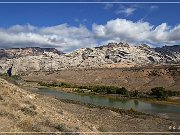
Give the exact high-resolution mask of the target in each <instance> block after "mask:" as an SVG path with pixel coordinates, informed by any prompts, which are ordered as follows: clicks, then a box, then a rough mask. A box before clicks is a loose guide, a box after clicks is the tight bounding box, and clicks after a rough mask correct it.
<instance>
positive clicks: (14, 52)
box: [0, 47, 64, 59]
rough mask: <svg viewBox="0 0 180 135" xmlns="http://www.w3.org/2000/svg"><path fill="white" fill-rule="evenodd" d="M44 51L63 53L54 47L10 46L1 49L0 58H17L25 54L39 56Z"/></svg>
mask: <svg viewBox="0 0 180 135" xmlns="http://www.w3.org/2000/svg"><path fill="white" fill-rule="evenodd" d="M45 52H52V53H55V54H59V55H61V54H64V53H63V52H61V51H58V50H57V49H55V48H40V47H26V48H12V49H1V50H0V58H1V59H2V58H8V59H12V58H19V57H25V56H39V55H43V54H45Z"/></svg>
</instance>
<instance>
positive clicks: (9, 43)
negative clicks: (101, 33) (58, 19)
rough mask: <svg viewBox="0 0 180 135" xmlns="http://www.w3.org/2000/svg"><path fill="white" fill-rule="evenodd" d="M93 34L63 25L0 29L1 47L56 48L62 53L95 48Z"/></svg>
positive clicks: (81, 28)
mask: <svg viewBox="0 0 180 135" xmlns="http://www.w3.org/2000/svg"><path fill="white" fill-rule="evenodd" d="M95 45H96V41H95V40H94V39H93V35H92V32H91V31H89V30H88V29H87V28H86V27H84V26H79V27H74V26H68V25H67V24H61V25H57V26H51V27H40V28H39V27H35V26H32V25H29V24H28V25H14V26H12V27H10V28H8V29H3V28H1V29H0V47H1V48H9V47H27V46H40V47H55V48H57V49H60V50H62V51H71V50H73V49H78V48H80V47H91V46H95Z"/></svg>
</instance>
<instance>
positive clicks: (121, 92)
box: [116, 87, 129, 95]
mask: <svg viewBox="0 0 180 135" xmlns="http://www.w3.org/2000/svg"><path fill="white" fill-rule="evenodd" d="M128 93H129V92H128V90H127V89H126V88H125V87H122V88H118V89H117V90H116V94H122V95H128Z"/></svg>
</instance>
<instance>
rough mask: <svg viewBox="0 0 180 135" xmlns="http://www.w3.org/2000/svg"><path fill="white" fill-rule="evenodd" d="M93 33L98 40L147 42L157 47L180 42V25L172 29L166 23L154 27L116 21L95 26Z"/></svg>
mask: <svg viewBox="0 0 180 135" xmlns="http://www.w3.org/2000/svg"><path fill="white" fill-rule="evenodd" d="M93 32H94V37H95V38H96V39H103V40H104V41H106V40H107V41H108V40H110V41H111V40H112V41H117V42H119V41H125V42H130V43H139V42H147V43H152V44H156V45H158V44H163V43H169V42H173V43H175V42H179V41H180V25H177V26H175V27H170V26H168V25H167V24H166V23H162V24H160V25H158V26H153V25H151V24H150V23H148V22H142V21H138V22H132V21H130V20H126V19H115V20H110V21H108V22H107V23H106V24H105V25H97V24H93Z"/></svg>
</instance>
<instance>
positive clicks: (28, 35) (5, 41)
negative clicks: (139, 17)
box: [0, 18, 180, 52]
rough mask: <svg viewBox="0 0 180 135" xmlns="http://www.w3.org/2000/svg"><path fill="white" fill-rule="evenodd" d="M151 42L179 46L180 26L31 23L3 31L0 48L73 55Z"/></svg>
mask: <svg viewBox="0 0 180 135" xmlns="http://www.w3.org/2000/svg"><path fill="white" fill-rule="evenodd" d="M121 41H124V42H128V43H150V44H152V45H158V46H159V45H164V44H168V45H170V44H178V43H180V25H176V26H174V27H173V26H169V25H168V24H167V23H162V24H160V25H158V26H154V25H152V24H150V23H149V22H143V21H137V22H133V21H130V20H126V19H119V18H118V19H115V20H109V21H108V22H107V23H106V24H104V25H102V24H100V25H98V24H93V25H92V30H89V29H87V28H86V27H85V26H83V25H80V26H79V27H75V26H69V25H68V24H60V25H56V26H50V27H36V26H32V25H30V24H27V25H14V26H12V27H10V28H6V29H5V28H0V48H10V47H28V46H34V47H35V46H39V47H55V48H57V49H59V50H61V51H65V52H70V51H72V50H75V49H79V48H85V47H93V46H96V45H97V43H98V44H103V43H107V42H121Z"/></svg>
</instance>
